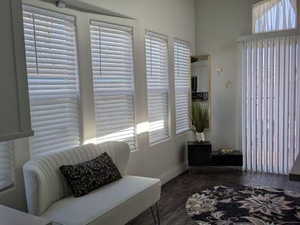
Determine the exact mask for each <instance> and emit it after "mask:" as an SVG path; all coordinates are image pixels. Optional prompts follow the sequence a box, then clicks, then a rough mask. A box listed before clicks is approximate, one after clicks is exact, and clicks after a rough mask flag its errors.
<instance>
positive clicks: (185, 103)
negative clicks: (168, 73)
mask: <svg viewBox="0 0 300 225" xmlns="http://www.w3.org/2000/svg"><path fill="white" fill-rule="evenodd" d="M190 56H191V53H190V47H189V45H188V44H187V43H185V42H182V41H177V40H175V41H174V66H175V98H176V134H179V133H181V132H184V131H187V130H189V129H190V121H189V90H190V89H189V87H190V66H191V64H190Z"/></svg>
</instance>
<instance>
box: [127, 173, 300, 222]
mask: <svg viewBox="0 0 300 225" xmlns="http://www.w3.org/2000/svg"><path fill="white" fill-rule="evenodd" d="M221 184H222V185H239V184H240V185H265V186H272V187H275V188H282V189H286V190H292V191H298V192H300V182H295V181H289V179H288V177H287V176H281V175H266V174H254V173H244V172H242V171H240V170H237V169H232V168H206V169H201V170H198V171H193V172H192V173H188V172H187V173H184V174H182V175H180V176H178V177H176V178H175V179H173V180H171V181H170V182H169V183H167V184H165V185H164V186H163V188H162V195H161V200H160V215H161V225H195V223H194V222H193V221H191V220H190V218H189V217H188V216H187V215H186V212H185V202H186V200H187V198H188V197H189V196H190V195H192V194H193V193H195V192H199V191H201V190H204V189H206V188H209V187H212V186H215V185H221ZM127 225H154V223H153V219H152V217H151V212H150V210H148V211H146V212H144V213H143V214H142V215H140V216H138V217H137V218H136V219H134V220H133V221H131V222H130V223H128V224H127Z"/></svg>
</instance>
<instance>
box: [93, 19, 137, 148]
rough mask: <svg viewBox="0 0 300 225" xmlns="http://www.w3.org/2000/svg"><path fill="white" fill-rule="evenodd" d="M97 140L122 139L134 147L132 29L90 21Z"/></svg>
mask: <svg viewBox="0 0 300 225" xmlns="http://www.w3.org/2000/svg"><path fill="white" fill-rule="evenodd" d="M90 32H91V50H92V69H93V80H94V99H95V113H96V136H97V142H105V141H126V142H127V143H128V144H129V146H130V148H131V150H132V151H133V150H135V149H136V137H135V134H136V132H135V107H134V93H135V92H134V67H133V30H132V28H131V27H127V26H120V25H114V24H109V23H104V22H99V21H91V24H90Z"/></svg>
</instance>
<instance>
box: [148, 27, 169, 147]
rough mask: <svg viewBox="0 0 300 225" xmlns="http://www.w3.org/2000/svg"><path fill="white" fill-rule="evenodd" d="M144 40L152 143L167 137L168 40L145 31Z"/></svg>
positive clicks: (150, 140) (150, 138)
mask: <svg viewBox="0 0 300 225" xmlns="http://www.w3.org/2000/svg"><path fill="white" fill-rule="evenodd" d="M145 42H146V43H145V44H146V72H147V91H148V93H147V94H148V120H149V142H150V144H153V143H155V142H159V141H161V140H164V139H166V138H168V137H169V110H168V108H169V106H168V104H169V100H168V99H169V79H168V76H169V75H168V41H167V37H166V36H164V35H160V34H156V33H153V32H147V33H146V37H145Z"/></svg>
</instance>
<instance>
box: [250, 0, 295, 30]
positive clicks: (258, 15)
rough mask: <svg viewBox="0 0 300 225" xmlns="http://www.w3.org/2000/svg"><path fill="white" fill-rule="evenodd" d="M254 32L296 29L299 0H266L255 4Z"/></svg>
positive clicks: (253, 14)
mask: <svg viewBox="0 0 300 225" xmlns="http://www.w3.org/2000/svg"><path fill="white" fill-rule="evenodd" d="M252 21H253V22H252V23H253V24H252V25H253V33H260V32H270V31H279V30H288V29H295V28H296V27H297V0H264V1H261V2H258V3H257V4H255V5H254V6H253V12H252Z"/></svg>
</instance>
